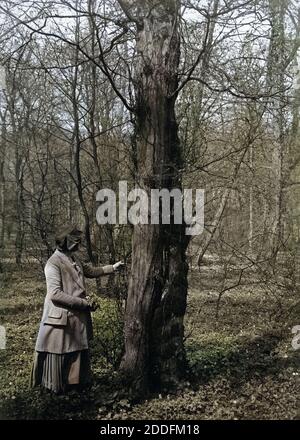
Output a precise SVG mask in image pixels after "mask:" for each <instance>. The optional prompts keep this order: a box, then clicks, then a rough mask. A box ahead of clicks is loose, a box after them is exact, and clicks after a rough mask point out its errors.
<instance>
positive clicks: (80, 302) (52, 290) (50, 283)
mask: <svg viewBox="0 0 300 440" xmlns="http://www.w3.org/2000/svg"><path fill="white" fill-rule="evenodd" d="M45 276H46V283H47V291H48V293H49V295H50V299H51V301H52V302H53V304H54V305H55V306H62V307H66V308H68V309H73V310H88V308H89V304H88V302H87V301H86V300H85V299H84V298H78V297H75V296H72V295H69V294H68V293H65V292H63V291H62V289H61V274H60V269H59V267H58V266H57V265H56V264H53V263H47V264H46V266H45Z"/></svg>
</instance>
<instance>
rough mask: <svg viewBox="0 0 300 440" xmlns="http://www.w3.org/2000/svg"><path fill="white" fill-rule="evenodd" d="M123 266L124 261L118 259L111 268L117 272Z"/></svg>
mask: <svg viewBox="0 0 300 440" xmlns="http://www.w3.org/2000/svg"><path fill="white" fill-rule="evenodd" d="M124 266H125V263H123V261H118V262H117V263H115V264H113V268H114V271H115V272H118V271H119V270H121V269H123V268H124Z"/></svg>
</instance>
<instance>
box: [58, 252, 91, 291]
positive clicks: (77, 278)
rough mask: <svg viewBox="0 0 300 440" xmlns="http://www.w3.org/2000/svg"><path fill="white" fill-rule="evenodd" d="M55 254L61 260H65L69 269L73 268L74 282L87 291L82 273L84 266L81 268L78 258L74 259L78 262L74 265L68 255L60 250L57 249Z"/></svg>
mask: <svg viewBox="0 0 300 440" xmlns="http://www.w3.org/2000/svg"><path fill="white" fill-rule="evenodd" d="M54 253H55V255H57V256H58V257H59V258H60V259H61V260H63V262H64V263H65V264H67V265H68V267H69V268H71V274H72V278H73V279H74V281H76V283H77V284H78V285H79V287H81V288H83V289H85V286H84V279H83V273H82V266H81V264H80V262H79V261H78V259H77V258H76V257H74V259H75V260H76V263H72V261H71V259H70V258H69V257H68V256H67V255H66V254H64V253H63V252H61V251H60V250H58V249H56V250H55V252H54ZM75 264H76V265H77V267H78V268H79V271H78V270H77V269H76V267H75Z"/></svg>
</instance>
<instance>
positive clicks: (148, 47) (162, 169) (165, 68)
mask: <svg viewBox="0 0 300 440" xmlns="http://www.w3.org/2000/svg"><path fill="white" fill-rule="evenodd" d="M139 6H140V8H141V10H140V19H141V23H140V25H139V26H138V29H137V41H136V48H137V54H138V62H137V65H136V72H135V73H136V77H135V91H136V99H137V108H136V139H135V142H136V149H137V158H136V159H137V170H136V171H137V172H136V182H137V185H138V186H139V187H140V188H142V189H144V190H145V191H146V192H147V193H148V195H149V199H150V191H151V188H157V189H159V188H180V178H179V175H178V171H177V170H178V167H179V165H180V162H181V158H180V148H179V140H178V133H177V131H178V129H177V123H176V118H175V110H174V107H175V101H176V97H177V96H176V93H174V92H175V91H176V89H177V86H178V77H177V74H178V72H177V69H178V63H179V55H180V52H179V35H178V14H179V9H178V8H179V2H177V1H175V0H173V1H168V2H157V4H154V3H153V2H152V1H150V0H149V1H144V2H143V3H142V5H139ZM171 96H172V97H171ZM186 246H187V237H186V236H185V232H184V226H183V225H173V226H172V225H162V224H159V225H151V224H149V225H136V226H135V227H134V232H133V240H132V271H131V277H130V280H129V290H128V299H127V305H126V317H125V355H124V357H123V360H122V362H121V370H122V372H123V373H125V376H126V377H127V379H129V380H130V383H131V385H132V391H133V393H134V394H136V395H139V396H140V395H142V394H144V393H145V392H147V391H148V390H149V388H150V387H151V385H153V384H154V381H155V383H158V384H159V385H163V384H165V383H166V382H167V383H168V385H169V384H170V382H171V383H172V384H173V383H176V382H177V381H178V380H180V378H181V376H182V373H183V372H184V367H185V353H184V345H183V317H184V314H185V309H186V294H187V264H186V261H185V250H186Z"/></svg>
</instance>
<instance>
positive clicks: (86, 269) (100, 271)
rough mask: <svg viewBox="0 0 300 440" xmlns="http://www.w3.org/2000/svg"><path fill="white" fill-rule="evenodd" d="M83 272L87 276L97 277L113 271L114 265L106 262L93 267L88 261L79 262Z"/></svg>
mask: <svg viewBox="0 0 300 440" xmlns="http://www.w3.org/2000/svg"><path fill="white" fill-rule="evenodd" d="M81 265H82V269H83V274H84V276H85V277H87V278H98V277H101V276H103V275H109V274H111V273H114V267H113V265H112V264H108V265H107V266H102V267H95V266H92V265H91V264H88V263H83V262H81Z"/></svg>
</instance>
